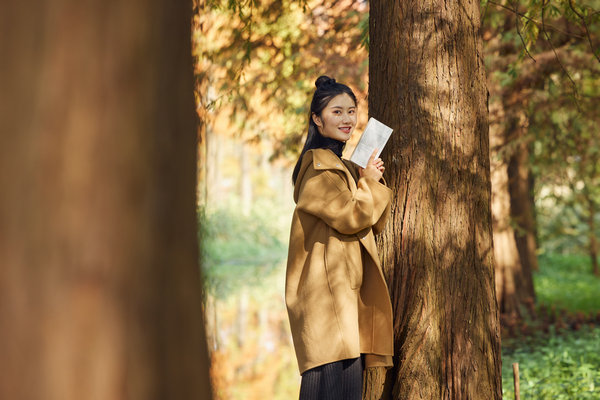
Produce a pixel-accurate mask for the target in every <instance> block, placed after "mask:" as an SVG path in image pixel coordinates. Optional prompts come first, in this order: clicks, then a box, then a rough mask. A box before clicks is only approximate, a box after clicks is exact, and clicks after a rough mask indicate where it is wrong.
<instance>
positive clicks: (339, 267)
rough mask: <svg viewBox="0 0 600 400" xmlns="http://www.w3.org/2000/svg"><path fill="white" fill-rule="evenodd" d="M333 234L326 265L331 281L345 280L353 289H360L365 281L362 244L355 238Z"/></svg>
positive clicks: (326, 252)
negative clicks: (361, 251)
mask: <svg viewBox="0 0 600 400" xmlns="http://www.w3.org/2000/svg"><path fill="white" fill-rule="evenodd" d="M340 236H341V237H338V236H337V235H335V234H333V229H331V231H330V235H329V240H328V244H327V247H326V249H325V263H326V268H327V274H328V275H330V279H331V278H333V276H337V277H338V278H334V280H336V281H337V280H338V279H340V280H343V281H345V284H346V285H349V286H350V288H352V289H359V288H360V287H361V285H362V280H363V266H362V258H361V253H360V243H359V242H358V240H357V239H356V237H354V236H348V237H346V236H344V235H340Z"/></svg>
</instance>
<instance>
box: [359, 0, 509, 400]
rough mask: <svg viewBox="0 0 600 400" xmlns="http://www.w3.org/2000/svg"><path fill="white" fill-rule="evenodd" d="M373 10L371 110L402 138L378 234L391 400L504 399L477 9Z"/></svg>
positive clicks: (392, 149)
mask: <svg viewBox="0 0 600 400" xmlns="http://www.w3.org/2000/svg"><path fill="white" fill-rule="evenodd" d="M370 7H371V11H370V54H369V80H370V85H369V112H370V114H371V115H372V116H373V117H375V118H377V119H379V120H381V121H382V122H384V123H386V124H388V125H390V126H391V127H393V128H394V130H395V132H394V134H393V135H392V137H391V139H390V142H389V143H388V145H387V147H386V149H385V151H384V153H383V158H384V160H385V162H386V174H385V175H386V179H387V181H388V183H389V185H390V187H391V188H392V190H393V192H394V193H395V197H394V200H393V202H392V214H391V218H390V223H389V224H388V225H387V228H386V230H385V231H384V232H383V233H382V235H381V236H380V251H381V256H382V259H383V265H384V268H385V272H386V275H387V278H388V284H389V287H390V291H391V296H392V304H393V307H394V313H395V327H394V329H395V352H396V355H397V357H395V368H394V370H393V371H392V372H390V373H389V374H388V375H389V379H390V380H392V381H393V383H392V386H393V388H392V390H391V396H392V397H393V398H395V399H500V398H501V397H502V390H501V373H500V335H499V326H498V312H497V311H498V310H497V305H496V295H495V289H494V270H493V248H492V221H491V212H490V169H489V168H490V165H489V139H488V116H487V108H486V86H485V82H486V80H485V70H484V66H483V54H482V41H481V38H480V10H479V2H477V1H474V0H470V1H464V2H455V1H454V2H442V1H439V0H438V1H433V2H427V3H423V2H419V1H394V2H392V3H390V2H387V1H381V0H377V1H372V2H371V5H370ZM386 396H387V395H386Z"/></svg>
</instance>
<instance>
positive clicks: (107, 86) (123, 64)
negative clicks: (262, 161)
mask: <svg viewBox="0 0 600 400" xmlns="http://www.w3.org/2000/svg"><path fill="white" fill-rule="evenodd" d="M190 20H191V4H189V3H188V2H170V1H164V0H151V1H143V2H142V1H133V2H131V1H130V2H121V1H114V0H102V1H99V0H95V1H94V0H90V1H84V2H81V1H76V0H45V1H40V2H35V4H34V3H31V2H21V1H9V3H8V5H5V7H3V12H2V13H0V26H1V27H2V28H1V29H2V31H3V32H2V34H1V35H0V51H1V53H2V55H3V56H2V71H1V76H3V77H10V81H7V84H6V85H4V84H3V89H2V100H1V101H0V110H2V111H1V112H2V116H1V119H2V121H0V126H1V127H2V129H3V131H2V133H1V135H0V187H2V196H0V260H1V261H0V264H1V265H2V268H0V331H1V332H2V338H3V339H2V342H1V343H2V344H0V358H1V359H2V363H3V369H2V374H0V398H2V399H46V400H55V399H56V400H70V399H74V400H75V399H76V400H80V399H86V398H90V397H93V398H98V399H192V398H193V399H209V398H210V397H211V396H210V387H209V384H208V382H209V381H208V371H207V364H208V361H207V354H206V342H205V338H204V324H203V320H202V312H201V286H200V276H199V268H198V249H197V236H196V230H197V226H196V215H195V211H196V205H195V195H194V193H195V156H196V154H195V151H196V150H195V149H196V142H195V117H194V99H193V95H192V88H193V79H192V60H191V50H190ZM9 32H10V34H9Z"/></svg>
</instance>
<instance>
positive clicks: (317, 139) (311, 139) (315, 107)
mask: <svg viewBox="0 0 600 400" xmlns="http://www.w3.org/2000/svg"><path fill="white" fill-rule="evenodd" d="M315 86H316V87H317V90H315V93H314V94H313V98H312V101H311V102H310V113H309V114H308V134H307V135H306V142H305V143H304V147H303V148H302V152H301V153H300V157H298V161H297V162H296V166H295V167H294V172H293V173H292V182H293V183H294V185H295V184H296V179H297V178H298V173H299V172H300V165H301V164H302V157H303V156H304V154H305V153H306V152H307V151H308V150H310V149H319V148H322V147H324V146H325V143H327V140H326V138H325V137H324V136H323V135H321V133H319V129H318V128H317V124H315V121H313V118H312V116H313V114H314V115H316V116H318V117H320V116H321V113H322V112H323V109H324V108H325V107H327V104H329V102H330V101H331V99H333V98H334V97H336V96H338V95H340V94H344V93H346V94H347V95H348V96H350V98H351V99H352V100H353V101H354V104H356V103H357V101H356V96H355V95H354V92H353V91H352V89H350V88H349V87H348V86H346V85H344V84H343V83H339V82H336V81H335V79H333V78H330V77H328V76H325V75H321V76H320V77H318V78H317V80H316V81H315Z"/></svg>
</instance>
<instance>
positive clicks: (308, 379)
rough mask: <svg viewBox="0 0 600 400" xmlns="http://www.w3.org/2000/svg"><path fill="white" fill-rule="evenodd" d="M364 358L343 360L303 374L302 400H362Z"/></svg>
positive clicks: (301, 384)
mask: <svg viewBox="0 0 600 400" xmlns="http://www.w3.org/2000/svg"><path fill="white" fill-rule="evenodd" d="M362 379H363V361H362V358H361V357H359V358H352V359H348V360H341V361H336V362H332V363H329V364H325V365H320V366H318V367H315V368H312V369H309V370H307V371H305V372H304V373H303V374H302V382H301V383H300V400H361V398H362Z"/></svg>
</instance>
